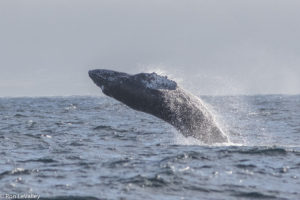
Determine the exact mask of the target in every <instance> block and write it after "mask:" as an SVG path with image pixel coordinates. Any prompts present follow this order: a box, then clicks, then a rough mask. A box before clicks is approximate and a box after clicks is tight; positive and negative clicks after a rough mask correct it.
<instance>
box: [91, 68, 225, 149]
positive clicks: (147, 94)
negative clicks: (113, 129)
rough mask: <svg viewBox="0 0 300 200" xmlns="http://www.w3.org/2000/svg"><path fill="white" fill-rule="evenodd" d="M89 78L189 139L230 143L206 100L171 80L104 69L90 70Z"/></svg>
mask: <svg viewBox="0 0 300 200" xmlns="http://www.w3.org/2000/svg"><path fill="white" fill-rule="evenodd" d="M89 76H90V77H91V79H92V80H93V81H94V82H95V84H96V85H97V86H99V87H100V88H101V89H102V91H103V93H104V94H106V95H107V96H110V97H112V98H114V99H116V100H118V101H120V102H122V103H124V104H126V105H127V106H129V107H130V108H132V109H135V110H138V111H142V112H145V113H149V114H151V115H154V116H156V117H158V118H160V119H162V120H164V121H166V122H168V123H170V124H171V125H173V126H174V127H175V128H176V129H177V130H179V131H180V132H181V133H182V134H183V135H184V136H186V137H188V136H192V137H195V138H197V139H199V140H201V141H203V142H204V143H207V144H212V143H224V142H228V139H227V137H226V136H225V135H224V133H223V132H222V131H221V129H220V128H219V127H218V126H217V125H216V122H215V120H214V118H213V116H212V115H211V113H210V112H209V111H208V109H207V108H206V107H205V105H204V104H203V103H202V101H201V100H200V99H199V98H198V97H196V96H194V95H192V94H189V93H188V92H186V91H184V90H183V89H181V88H180V87H178V85H177V83H176V82H175V81H172V80H169V79H168V78H167V77H164V76H160V75H157V74H156V73H140V74H136V75H129V74H127V73H122V72H116V71H111V70H104V69H96V70H90V71H89Z"/></svg>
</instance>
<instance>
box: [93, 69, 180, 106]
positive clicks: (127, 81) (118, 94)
mask: <svg viewBox="0 0 300 200" xmlns="http://www.w3.org/2000/svg"><path fill="white" fill-rule="evenodd" d="M89 76H90V78H91V79H92V80H93V81H94V83H95V84H96V85H97V86H99V87H100V88H101V89H102V92H103V93H104V94H106V95H107V96H110V97H113V98H115V99H117V100H119V101H121V102H123V103H125V104H126V105H128V106H130V107H132V108H134V109H137V110H142V111H143V110H144V108H145V107H147V106H145V105H144V104H147V103H152V102H155V101H154V98H155V96H157V95H154V94H157V93H159V92H160V91H161V90H175V89H176V88H177V84H176V82H175V81H172V80H169V79H168V78H167V77H166V76H160V75H158V74H156V73H139V74H135V75H130V74H127V73H123V72H116V71H112V70H106V69H95V70H90V71H89Z"/></svg>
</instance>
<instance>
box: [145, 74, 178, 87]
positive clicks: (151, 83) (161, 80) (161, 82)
mask: <svg viewBox="0 0 300 200" xmlns="http://www.w3.org/2000/svg"><path fill="white" fill-rule="evenodd" d="M143 83H144V84H145V87H147V88H150V89H175V88H176V86H177V84H176V82H175V81H172V80H169V79H168V77H167V76H160V75H157V74H156V73H155V72H153V73H151V74H149V79H148V80H143Z"/></svg>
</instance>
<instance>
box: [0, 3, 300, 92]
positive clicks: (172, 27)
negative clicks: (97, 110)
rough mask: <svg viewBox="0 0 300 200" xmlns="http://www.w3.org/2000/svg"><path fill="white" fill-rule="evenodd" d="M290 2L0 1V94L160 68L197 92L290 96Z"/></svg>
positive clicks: (297, 51) (293, 21)
mask: <svg viewBox="0 0 300 200" xmlns="http://www.w3.org/2000/svg"><path fill="white" fill-rule="evenodd" d="M299 56H300V1H299V0H242V1H241V0H151V1H150V0H118V1H117V0H107V1H106V0H103V1H102V0H81V1H78V0H43V1H41V0H0V96H45V95H85V94H91V95H96V94H100V91H99V89H98V88H97V87H96V86H95V85H94V84H93V83H92V81H91V80H90V79H89V77H88V75H87V71H88V70H89V69H94V68H107V69H114V70H119V71H124V72H129V73H137V72H142V71H146V72H150V71H153V70H154V71H160V72H163V73H164V74H167V75H169V76H170V77H172V78H173V79H175V80H177V81H178V82H179V84H181V85H183V86H184V87H185V88H187V89H190V90H192V91H196V92H197V93H199V94H213V95H222V94H261V93H266V94H270V93H281V94H282V93H284V94H299V93H300V58H299Z"/></svg>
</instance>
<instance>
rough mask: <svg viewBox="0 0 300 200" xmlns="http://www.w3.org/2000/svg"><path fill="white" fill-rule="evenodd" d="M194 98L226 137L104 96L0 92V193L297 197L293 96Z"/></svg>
mask: <svg viewBox="0 0 300 200" xmlns="http://www.w3.org/2000/svg"><path fill="white" fill-rule="evenodd" d="M202 99H203V100H204V101H205V102H206V103H207V104H208V106H209V108H210V110H211V112H213V113H214V116H215V117H216V119H217V121H218V124H219V126H220V127H221V128H222V129H223V130H224V131H225V132H226V134H227V135H228V137H229V138H230V141H231V142H230V143H227V144H216V145H210V146H208V145H205V144H202V143H201V141H197V140H196V139H194V138H185V137H183V136H182V135H181V134H180V133H178V132H177V131H176V130H175V129H174V128H172V127H171V126H170V125H169V124H167V123H165V122H163V121H162V120H159V119H157V118H155V117H153V116H151V115H148V114H145V113H141V112H137V111H134V110H132V109H130V108H128V107H127V106H125V105H123V104H121V103H119V102H117V101H115V100H113V99H111V98H108V97H102V96H99V97H89V96H74V97H44V98H37V97H35V98H0V195H1V196H0V199H8V198H10V199H13V198H14V199H22V198H24V199H25V197H26V196H25V195H38V196H39V199H70V200H71V199H91V200H94V199H95V200H96V199H137V200H138V199H155V200H156V199H160V200H173V199H188V200H191V199H204V200H205V199H220V200H221V199H300V96H299V95H293V96H284V95H260V96H203V97H202ZM22 195H23V196H22ZM27 197H28V196H27ZM32 197H35V198H36V199H37V197H36V196H32Z"/></svg>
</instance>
